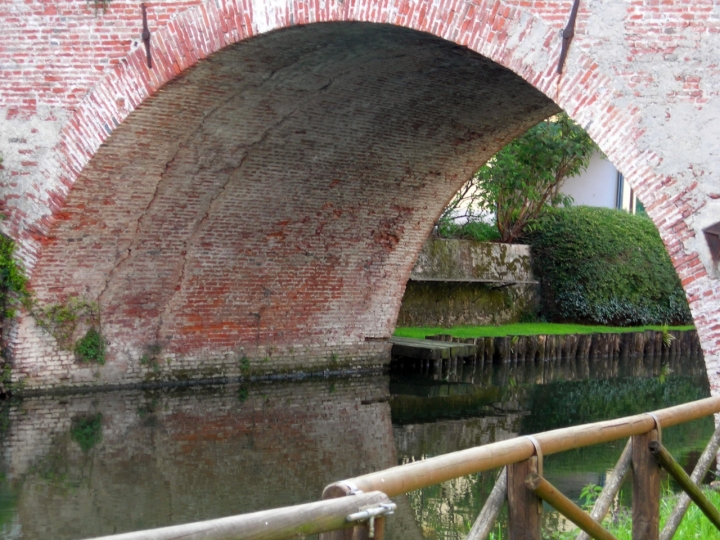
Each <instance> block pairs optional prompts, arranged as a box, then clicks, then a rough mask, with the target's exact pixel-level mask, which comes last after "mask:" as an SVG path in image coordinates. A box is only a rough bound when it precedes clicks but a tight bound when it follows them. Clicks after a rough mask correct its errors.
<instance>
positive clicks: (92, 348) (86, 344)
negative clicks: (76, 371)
mask: <svg viewBox="0 0 720 540" xmlns="http://www.w3.org/2000/svg"><path fill="white" fill-rule="evenodd" d="M75 356H76V357H77V359H78V361H80V362H82V363H86V362H91V363H93V364H104V363H105V339H104V338H103V337H102V334H100V332H98V331H97V329H96V328H95V327H94V326H93V327H91V328H90V329H89V330H88V331H87V333H86V334H85V336H83V337H82V338H80V339H79V340H77V343H75Z"/></svg>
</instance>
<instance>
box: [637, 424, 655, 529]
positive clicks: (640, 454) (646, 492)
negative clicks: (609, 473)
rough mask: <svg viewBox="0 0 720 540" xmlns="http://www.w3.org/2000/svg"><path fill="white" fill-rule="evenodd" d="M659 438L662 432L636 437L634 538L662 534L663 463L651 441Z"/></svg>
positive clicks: (653, 431) (651, 432)
mask: <svg viewBox="0 0 720 540" xmlns="http://www.w3.org/2000/svg"><path fill="white" fill-rule="evenodd" d="M656 440H658V432H657V430H655V429H653V430H652V431H650V432H649V433H644V434H642V435H635V436H633V438H632V468H633V494H632V538H633V540H658V539H659V537H660V466H659V465H658V463H657V460H656V459H655V458H654V457H653V455H652V453H651V452H650V449H649V448H648V444H649V443H650V441H656Z"/></svg>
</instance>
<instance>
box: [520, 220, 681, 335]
mask: <svg viewBox="0 0 720 540" xmlns="http://www.w3.org/2000/svg"><path fill="white" fill-rule="evenodd" d="M527 240H528V241H529V244H530V246H531V250H532V261H533V263H532V264H533V271H534V272H535V275H536V276H537V277H538V279H539V280H540V284H541V285H540V286H541V293H542V294H541V310H542V315H543V316H544V317H545V318H546V319H547V320H549V321H557V322H565V321H573V322H589V323H597V324H610V325H615V326H631V325H646V324H671V325H680V324H692V316H691V315H690V309H689V307H688V304H687V300H686V298H685V292H684V291H683V289H682V286H681V285H680V279H679V278H678V276H677V273H676V272H675V269H674V268H673V265H672V263H671V261H670V257H669V256H668V254H667V251H666V250H665V246H664V245H663V243H662V240H661V239H660V235H659V234H658V232H657V229H656V228H655V225H654V224H653V223H652V221H650V219H648V218H646V217H640V216H634V215H631V214H627V213H625V212H622V211H619V210H611V209H607V208H592V207H588V206H576V207H570V208H562V209H560V208H559V209H551V210H548V211H547V212H545V213H544V214H543V216H542V217H541V218H539V219H538V220H537V221H536V222H535V223H534V225H533V227H532V231H531V232H530V233H529V234H528V236H527Z"/></svg>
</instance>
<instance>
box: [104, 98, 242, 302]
mask: <svg viewBox="0 0 720 540" xmlns="http://www.w3.org/2000/svg"><path fill="white" fill-rule="evenodd" d="M241 92H242V90H239V91H237V92H233V94H232V95H231V96H229V97H228V98H227V99H225V100H223V101H222V102H220V103H218V104H217V105H216V106H215V107H213V108H212V109H211V110H209V111H208V112H207V113H206V114H205V115H203V118H202V119H201V120H200V122H199V124H198V126H197V127H196V128H195V129H194V130H192V131H191V132H190V133H189V134H187V135H186V137H185V139H184V140H183V141H182V142H181V143H179V144H178V146H177V148H176V150H175V152H174V154H173V156H172V157H171V158H170V159H169V160H168V161H167V162H166V163H165V167H164V168H163V171H162V172H161V173H160V177H159V179H158V181H157V184H155V190H154V191H153V195H152V197H151V198H150V201H149V202H148V204H147V205H145V208H144V209H143V210H142V211H141V212H140V213H139V217H138V218H137V219H136V220H135V224H134V226H133V228H132V234H131V235H130V236H131V238H133V241H132V242H131V243H130V246H128V247H127V248H126V249H125V253H124V254H121V255H119V256H118V257H117V258H116V259H115V263H114V264H113V267H112V268H111V269H110V271H109V272H108V273H107V277H106V279H105V283H104V285H103V288H102V289H101V290H100V292H99V293H98V295H97V297H96V298H97V302H98V304H100V305H102V297H103V295H104V294H105V293H106V292H107V289H108V287H109V286H110V282H111V281H112V279H113V277H114V276H115V274H117V273H118V272H119V271H120V270H121V268H122V267H123V265H124V264H123V263H125V262H126V261H127V260H129V259H130V258H131V256H132V253H133V250H134V249H135V248H136V247H137V245H138V243H139V238H138V231H140V230H141V228H142V225H143V222H144V220H145V218H146V217H147V216H148V212H149V210H150V208H152V206H153V204H154V203H155V201H156V200H157V198H158V196H159V194H160V188H161V186H162V185H163V180H164V179H165V175H166V174H167V172H168V171H169V170H170V168H171V167H172V166H173V165H174V163H175V161H176V160H177V158H178V156H179V155H180V151H181V150H182V149H183V148H185V144H186V143H187V141H189V140H192V138H193V137H194V136H195V135H196V134H197V133H198V132H199V131H200V130H201V129H202V128H203V125H204V124H205V122H206V121H207V119H208V118H209V117H211V116H212V115H213V114H215V112H216V111H217V110H219V109H220V108H222V107H224V106H225V105H226V104H227V103H229V102H230V101H232V100H233V99H235V98H236V97H237V96H238V95H239V94H240V93H241Z"/></svg>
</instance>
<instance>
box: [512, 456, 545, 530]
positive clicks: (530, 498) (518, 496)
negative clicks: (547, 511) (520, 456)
mask: <svg viewBox="0 0 720 540" xmlns="http://www.w3.org/2000/svg"><path fill="white" fill-rule="evenodd" d="M541 459H542V458H541ZM530 473H536V474H538V473H539V471H538V457H537V456H533V457H531V458H530V459H526V460H525V461H520V462H518V463H513V464H511V465H508V468H507V497H508V538H509V540H542V534H541V532H542V531H541V520H542V500H541V499H540V498H539V497H538V496H537V495H535V493H533V492H532V491H531V490H529V489H528V488H527V486H526V485H525V478H527V475H528V474H530Z"/></svg>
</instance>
